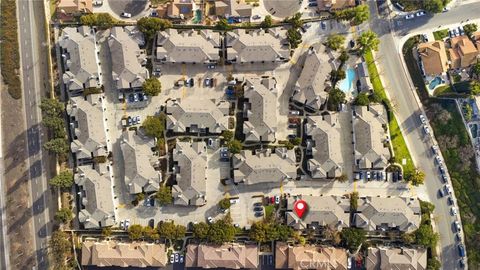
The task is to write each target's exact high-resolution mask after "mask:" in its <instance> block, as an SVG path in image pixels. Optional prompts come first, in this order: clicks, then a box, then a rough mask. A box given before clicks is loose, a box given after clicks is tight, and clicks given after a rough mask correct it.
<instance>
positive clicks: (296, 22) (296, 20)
mask: <svg viewBox="0 0 480 270" xmlns="http://www.w3.org/2000/svg"><path fill="white" fill-rule="evenodd" d="M286 21H287V22H289V23H290V24H291V25H292V27H293V28H295V29H298V28H300V27H302V24H303V22H302V13H301V12H297V13H295V14H294V15H293V16H292V17H291V18H287V19H286Z"/></svg>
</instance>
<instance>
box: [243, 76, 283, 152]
mask: <svg viewBox="0 0 480 270" xmlns="http://www.w3.org/2000/svg"><path fill="white" fill-rule="evenodd" d="M244 97H245V99H247V100H248V101H245V103H244V114H246V115H244V116H246V118H247V120H245V121H244V122H243V134H245V141H249V142H260V141H274V140H275V133H276V131H277V89H276V88H275V81H274V79H272V78H249V79H247V81H246V84H245V87H244ZM245 109H246V110H245Z"/></svg>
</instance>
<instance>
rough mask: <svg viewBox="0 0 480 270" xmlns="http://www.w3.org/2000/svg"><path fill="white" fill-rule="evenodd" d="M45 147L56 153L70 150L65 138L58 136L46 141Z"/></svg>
mask: <svg viewBox="0 0 480 270" xmlns="http://www.w3.org/2000/svg"><path fill="white" fill-rule="evenodd" d="M43 148H45V150H48V151H50V152H52V153H55V154H63V153H66V152H68V150H69V148H70V147H69V145H68V143H67V140H66V139H65V138H56V139H52V140H50V141H48V142H46V143H44V144H43Z"/></svg>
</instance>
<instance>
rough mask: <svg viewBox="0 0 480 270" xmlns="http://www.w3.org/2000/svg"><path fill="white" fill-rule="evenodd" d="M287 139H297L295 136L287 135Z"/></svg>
mask: <svg viewBox="0 0 480 270" xmlns="http://www.w3.org/2000/svg"><path fill="white" fill-rule="evenodd" d="M287 137H288V138H289V139H295V138H297V135H296V134H288V135H287Z"/></svg>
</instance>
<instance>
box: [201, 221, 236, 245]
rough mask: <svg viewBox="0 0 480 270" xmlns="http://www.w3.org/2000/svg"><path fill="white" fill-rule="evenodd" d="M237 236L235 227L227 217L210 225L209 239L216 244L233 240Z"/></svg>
mask: <svg viewBox="0 0 480 270" xmlns="http://www.w3.org/2000/svg"><path fill="white" fill-rule="evenodd" d="M234 237H235V227H233V225H232V224H231V223H230V222H229V221H228V220H225V219H220V220H217V221H215V222H214V223H212V224H211V225H210V228H209V230H208V236H207V239H208V241H209V242H212V243H214V244H223V243H225V242H231V241H233V239H234Z"/></svg>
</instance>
